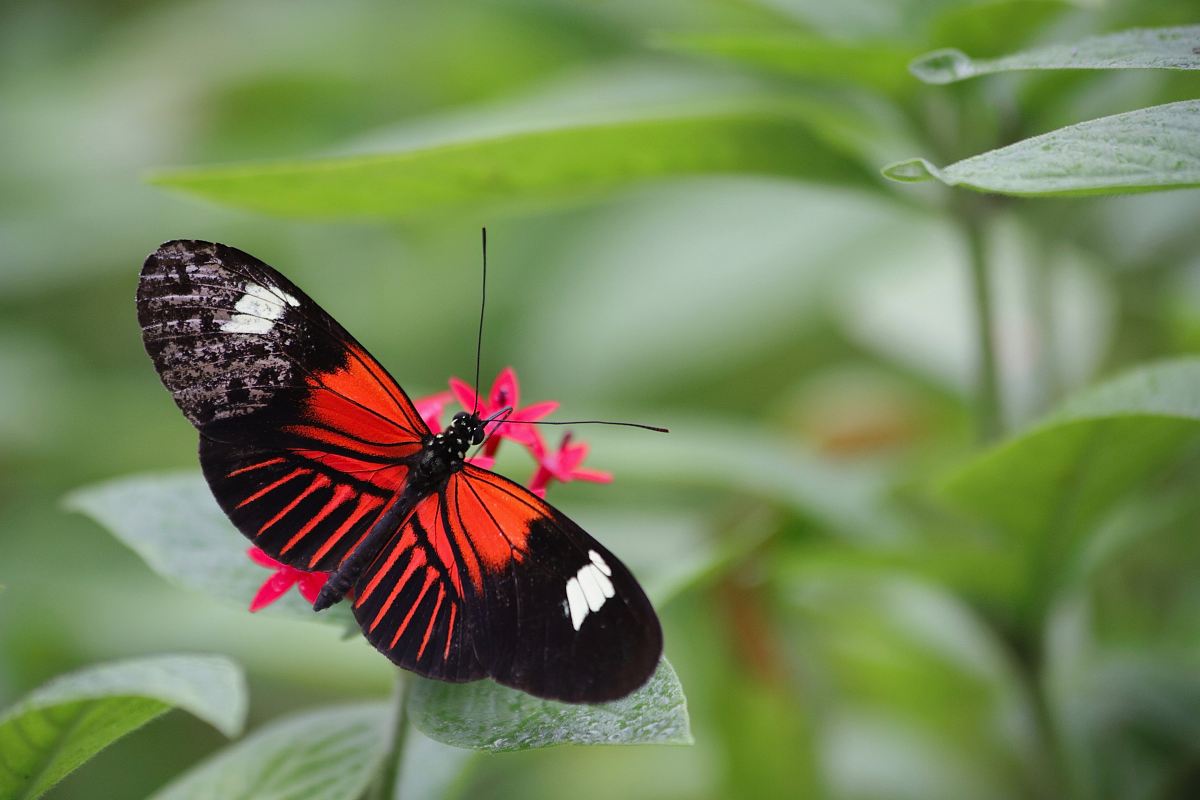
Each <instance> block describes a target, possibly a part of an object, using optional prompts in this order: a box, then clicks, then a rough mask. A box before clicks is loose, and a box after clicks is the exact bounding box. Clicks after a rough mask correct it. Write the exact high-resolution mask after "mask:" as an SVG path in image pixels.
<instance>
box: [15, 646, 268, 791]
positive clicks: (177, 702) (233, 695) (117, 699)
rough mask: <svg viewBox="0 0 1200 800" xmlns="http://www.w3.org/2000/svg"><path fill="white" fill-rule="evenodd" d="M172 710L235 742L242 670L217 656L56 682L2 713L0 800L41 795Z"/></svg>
mask: <svg viewBox="0 0 1200 800" xmlns="http://www.w3.org/2000/svg"><path fill="white" fill-rule="evenodd" d="M172 708H182V709H184V710H185V711H188V712H190V713H191V714H194V715H195V716H197V717H199V718H200V719H202V720H205V721H206V722H209V723H211V724H212V725H213V727H215V728H217V729H218V730H219V731H221V732H222V733H224V734H225V735H226V736H235V735H236V734H237V733H238V732H239V731H240V730H241V728H242V724H243V722H244V720H245V716H246V688H245V684H244V682H243V679H242V673H241V670H240V669H238V667H237V665H236V664H234V663H233V662H231V661H229V660H228V659H225V658H219V657H216V656H155V657H150V658H140V659H133V660H129V661H120V662H114V663H111V664H103V665H100V666H96V667H91V668H88V669H84V670H80V671H78V672H73V673H71V674H69V675H64V676H62V677H59V678H56V679H54V680H53V681H51V682H49V683H47V684H46V685H45V686H42V687H41V688H40V689H37V690H35V691H34V692H32V693H31V694H29V695H28V696H26V697H25V698H24V699H23V700H21V701H20V702H18V703H17V704H16V705H15V706H13V707H12V708H9V709H8V710H7V711H4V712H3V713H2V714H0V754H2V755H0V798H3V800H17V799H18V798H19V799H20V800H29V799H30V798H34V797H38V796H40V795H41V794H43V793H44V792H45V791H46V790H48V789H49V788H50V787H52V786H54V784H56V783H58V782H59V781H60V780H62V779H63V777H65V776H66V775H67V774H69V773H70V772H71V771H72V770H74V769H75V768H77V767H78V766H79V765H81V764H83V763H84V762H85V761H87V760H88V759H89V758H91V757H92V756H94V755H95V754H96V753H98V752H100V751H101V750H103V749H104V748H105V747H107V746H108V745H110V744H112V743H113V742H115V741H116V740H117V739H120V738H121V737H122V736H124V735H125V734H127V733H129V732H130V731H133V730H136V729H137V728H139V727H141V726H142V725H145V724H146V723H147V722H149V721H150V720H152V719H154V718H155V717H158V716H160V715H162V714H164V713H166V712H167V711H169V710H171V709H172Z"/></svg>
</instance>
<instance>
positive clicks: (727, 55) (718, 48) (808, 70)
mask: <svg viewBox="0 0 1200 800" xmlns="http://www.w3.org/2000/svg"><path fill="white" fill-rule="evenodd" d="M660 44H661V46H663V47H664V48H667V49H671V50H676V51H679V52H684V53H694V54H696V55H704V56H717V57H720V58H724V59H727V60H729V61H734V62H737V63H741V64H745V65H747V66H750V67H754V68H756V69H761V70H765V71H768V72H773V73H776V74H780V75H787V76H789V77H793V78H807V79H819V80H829V81H836V82H838V83H853V84H858V85H861V86H865V87H867V88H870V89H876V90H879V91H882V92H887V93H889V94H899V93H902V92H904V91H906V90H908V89H911V88H912V86H913V84H912V80H911V79H910V78H909V77H908V75H906V74H905V72H904V67H905V65H906V64H908V63H909V61H911V59H912V54H913V51H912V50H911V49H907V48H902V47H898V46H897V45H895V44H892V43H890V42H887V41H856V42H846V41H839V40H835V39H825V38H820V37H817V36H812V35H808V34H804V33H798V32H796V33H791V32H789V33H742V34H692V35H679V36H671V37H665V38H663V39H661V40H660Z"/></svg>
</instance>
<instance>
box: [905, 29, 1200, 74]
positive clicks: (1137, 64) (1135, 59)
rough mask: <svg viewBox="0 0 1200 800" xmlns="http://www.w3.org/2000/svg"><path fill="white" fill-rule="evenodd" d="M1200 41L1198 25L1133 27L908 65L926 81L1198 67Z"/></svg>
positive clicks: (930, 56)
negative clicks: (1018, 49)
mask: <svg viewBox="0 0 1200 800" xmlns="http://www.w3.org/2000/svg"><path fill="white" fill-rule="evenodd" d="M1198 45H1200V25H1188V26H1184V27H1178V28H1135V29H1133V30H1128V31H1121V32H1119V33H1110V34H1107V35H1105V36H1093V37H1091V38H1088V39H1084V40H1082V41H1080V42H1075V43H1074V44H1058V45H1051V46H1049V47H1038V48H1034V49H1032V50H1025V51H1023V52H1020V53H1013V54H1012V55H1007V56H1004V57H1002V58H984V59H972V58H971V57H970V56H968V55H967V54H966V53H963V52H962V51H961V50H956V49H953V48H947V49H944V50H936V51H934V52H932V53H926V54H925V55H923V56H920V57H919V58H917V59H915V60H914V61H913V62H912V63H911V64H909V67H908V68H909V71H911V72H912V74H913V75H916V76H917V77H918V78H920V79H921V80H923V81H925V82H926V83H953V82H955V81H961V80H965V79H967V78H974V77H975V76H977V75H989V74H991V73H994V72H1011V71H1014V70H1028V69H1200V53H1198V52H1197V46H1198Z"/></svg>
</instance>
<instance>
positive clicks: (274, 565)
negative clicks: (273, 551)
mask: <svg viewBox="0 0 1200 800" xmlns="http://www.w3.org/2000/svg"><path fill="white" fill-rule="evenodd" d="M246 555H248V556H250V560H251V561H253V562H254V563H255V564H258V565H259V566H260V567H266V568H267V569H279V568H280V567H282V566H283V564H280V563H279V562H278V561H276V560H275V559H273V558H271V557H270V556H269V555H267V554H266V553H264V552H263V551H262V550H260V549H258V548H257V547H248V548H246Z"/></svg>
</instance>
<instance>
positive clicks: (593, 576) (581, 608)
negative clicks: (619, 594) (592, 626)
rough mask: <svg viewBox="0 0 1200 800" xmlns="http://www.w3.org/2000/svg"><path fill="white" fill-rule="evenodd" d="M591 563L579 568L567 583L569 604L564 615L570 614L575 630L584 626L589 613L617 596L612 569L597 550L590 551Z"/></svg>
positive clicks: (567, 603)
mask: <svg viewBox="0 0 1200 800" xmlns="http://www.w3.org/2000/svg"><path fill="white" fill-rule="evenodd" d="M588 558H589V559H591V561H590V562H589V563H587V564H584V565H583V566H582V567H580V568H579V571H578V572H576V573H575V575H574V576H572V577H571V578H570V579H569V580H568V581H567V602H566V607H565V608H564V609H563V611H564V613H570V615H571V625H572V627H574V628H575V630H579V629H580V628H581V627H582V626H583V621H584V620H585V619H586V618H587V615H588V614H589V613H595V612H597V611H599V610H600V609H601V608H602V607H603V606H604V601H606V600H608V598H610V597H612V596H613V595H615V594H616V590H615V589H613V585H612V581H610V580H609V579H608V578H609V576H611V575H612V569H611V568H610V567H609V566H608V564H607V563H605V561H604V559H603V558H601V557H600V554H599V553H597V552H596V551H595V550H588Z"/></svg>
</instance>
